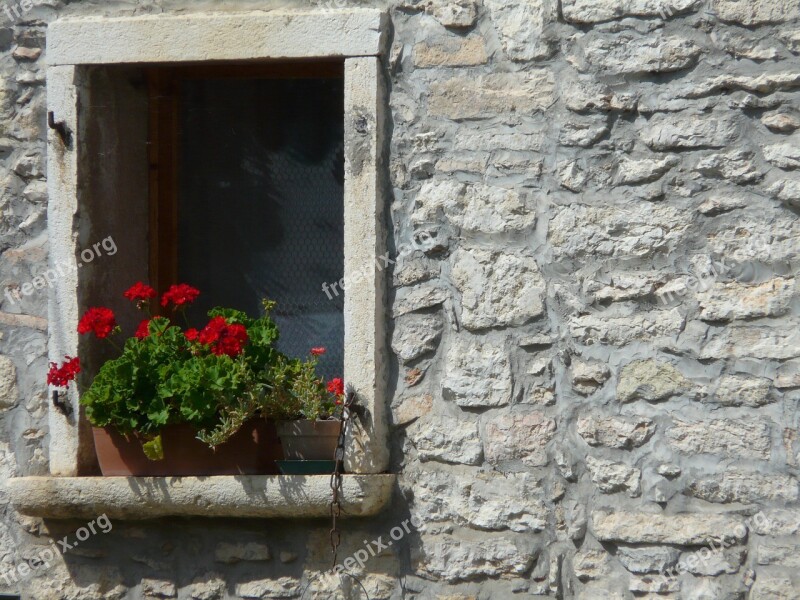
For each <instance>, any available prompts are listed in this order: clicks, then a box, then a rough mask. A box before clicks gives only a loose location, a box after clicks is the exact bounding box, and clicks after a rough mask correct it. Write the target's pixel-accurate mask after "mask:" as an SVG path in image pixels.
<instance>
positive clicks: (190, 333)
mask: <svg viewBox="0 0 800 600" xmlns="http://www.w3.org/2000/svg"><path fill="white" fill-rule="evenodd" d="M183 335H184V336H185V337H186V339H187V340H189V341H190V342H193V341H195V340H196V339H197V336H199V335H200V332H199V331H197V329H194V328H192V329H187V330H186V333H184V334H183Z"/></svg>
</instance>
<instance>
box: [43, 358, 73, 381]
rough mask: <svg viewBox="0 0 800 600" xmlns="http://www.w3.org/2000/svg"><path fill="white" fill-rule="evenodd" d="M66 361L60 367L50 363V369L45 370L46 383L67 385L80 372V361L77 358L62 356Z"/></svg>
mask: <svg viewBox="0 0 800 600" xmlns="http://www.w3.org/2000/svg"><path fill="white" fill-rule="evenodd" d="M64 358H65V359H66V362H65V363H64V364H63V365H61V366H60V367H59V366H58V365H57V364H56V363H50V370H49V371H48V372H47V385H52V386H55V387H67V386H68V385H69V383H70V381H73V380H74V379H75V377H77V375H78V373H80V372H81V361H80V359H78V358H71V357H69V356H65V357H64Z"/></svg>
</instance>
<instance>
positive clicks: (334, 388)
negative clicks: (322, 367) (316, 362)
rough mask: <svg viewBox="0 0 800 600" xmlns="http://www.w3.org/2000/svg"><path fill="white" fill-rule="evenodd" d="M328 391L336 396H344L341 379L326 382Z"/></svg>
mask: <svg viewBox="0 0 800 600" xmlns="http://www.w3.org/2000/svg"><path fill="white" fill-rule="evenodd" d="M328 391H329V392H330V393H331V394H335V395H336V396H343V395H344V381H342V378H341V377H336V378H334V379H331V380H330V381H329V382H328Z"/></svg>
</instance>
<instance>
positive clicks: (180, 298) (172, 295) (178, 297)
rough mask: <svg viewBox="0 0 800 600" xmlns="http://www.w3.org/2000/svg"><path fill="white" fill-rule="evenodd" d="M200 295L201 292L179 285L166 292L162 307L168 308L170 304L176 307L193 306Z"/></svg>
mask: <svg viewBox="0 0 800 600" xmlns="http://www.w3.org/2000/svg"><path fill="white" fill-rule="evenodd" d="M199 295H200V290H198V289H196V288H193V287H192V286H190V285H186V284H185V283H179V284H177V285H173V286H171V287H170V288H169V289H168V290H167V291H166V292H164V295H163V296H161V306H167V305H168V304H170V303H171V304H173V305H174V306H176V307H177V306H183V305H184V304H191V303H192V302H194V301H195V300H196V299H197V297H198V296H199Z"/></svg>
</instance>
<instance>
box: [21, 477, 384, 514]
mask: <svg viewBox="0 0 800 600" xmlns="http://www.w3.org/2000/svg"><path fill="white" fill-rule="evenodd" d="M343 480H344V481H343V484H342V488H343V496H342V497H343V500H342V512H343V514H344V515H345V516H351V517H367V516H371V515H375V514H377V513H379V512H380V511H381V510H382V509H383V508H385V507H386V506H387V504H388V503H389V500H390V498H391V495H392V489H393V487H394V481H395V476H394V475H345V476H344V477H343ZM8 490H9V494H10V497H11V503H12V504H13V505H14V506H15V507H16V509H17V510H18V511H19V512H20V513H22V514H23V515H27V516H31V517H44V518H52V519H68V518H87V519H88V518H93V517H96V516H97V515H102V514H106V515H108V517H109V518H111V519H134V520H138V519H155V518H161V517H170V516H181V517H244V518H312V517H327V516H329V515H330V511H329V504H330V501H331V489H330V476H329V475H290V476H285V475H257V476H226V477H20V478H16V479H10V480H9V481H8Z"/></svg>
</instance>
